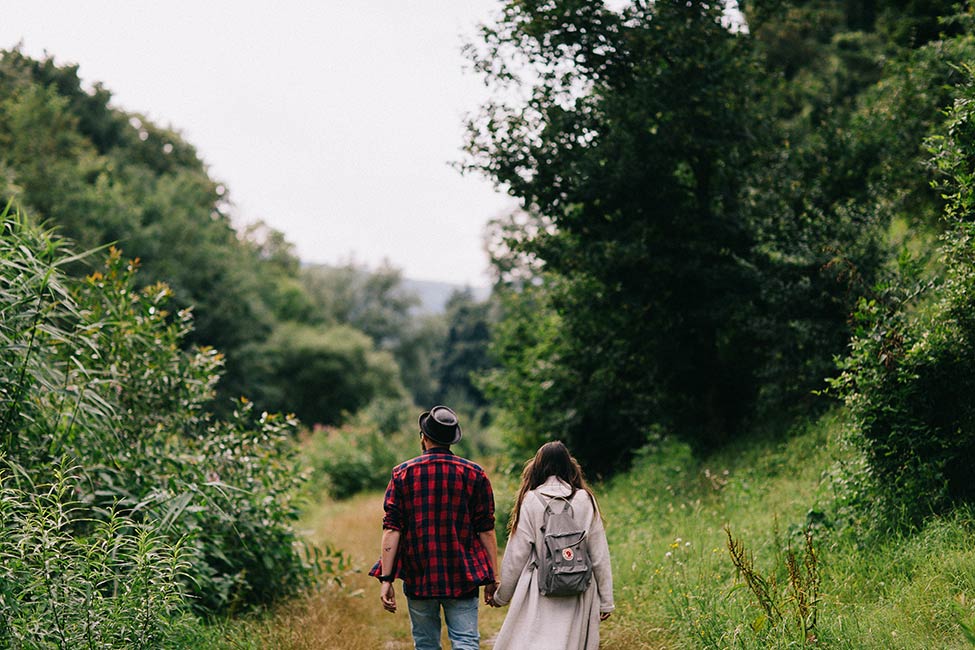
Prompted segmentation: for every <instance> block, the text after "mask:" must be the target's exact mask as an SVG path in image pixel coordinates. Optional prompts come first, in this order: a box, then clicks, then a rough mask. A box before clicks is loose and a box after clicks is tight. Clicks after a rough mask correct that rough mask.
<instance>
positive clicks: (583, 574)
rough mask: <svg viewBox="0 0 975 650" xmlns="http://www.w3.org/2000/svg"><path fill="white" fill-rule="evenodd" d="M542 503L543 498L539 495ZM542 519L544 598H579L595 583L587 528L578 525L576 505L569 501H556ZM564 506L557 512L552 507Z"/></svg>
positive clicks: (540, 570) (540, 587) (540, 580)
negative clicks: (554, 505) (574, 506)
mask: <svg viewBox="0 0 975 650" xmlns="http://www.w3.org/2000/svg"><path fill="white" fill-rule="evenodd" d="M535 496H536V497H538V499H539V501H542V498H541V497H540V496H538V493H536V494H535ZM542 503H543V504H544V505H545V514H544V516H543V519H542V534H543V540H544V541H543V547H542V548H541V549H536V550H537V553H538V560H537V566H538V590H539V591H541V592H542V595H543V596H576V595H578V594H581V593H583V592H585V591H586V589H587V588H588V587H589V582H590V581H591V580H592V561H591V560H590V559H589V548H588V546H587V543H586V528H585V526H583V525H581V524H579V523H577V522H576V520H575V518H574V517H573V513H572V503H571V502H570V501H569V499H567V498H566V497H552V498H551V499H550V500H549V501H548V503H546V502H545V501H542ZM554 503H562V509H561V510H559V511H556V510H554V509H553V508H552V504H554Z"/></svg>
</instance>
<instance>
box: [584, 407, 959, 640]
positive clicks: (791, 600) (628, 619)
mask: <svg viewBox="0 0 975 650" xmlns="http://www.w3.org/2000/svg"><path fill="white" fill-rule="evenodd" d="M847 440H848V435H847V432H846V424H845V423H844V421H843V419H842V416H841V415H838V414H836V413H832V414H829V415H827V416H825V417H823V418H822V419H820V420H819V421H818V422H815V423H812V424H810V425H809V426H808V427H807V428H806V429H804V430H801V431H799V432H797V433H795V435H793V436H792V437H791V438H789V439H788V440H786V441H784V442H775V441H763V442H751V443H741V444H739V445H736V446H733V447H731V448H728V449H725V450H723V451H721V452H719V453H717V454H715V455H713V456H711V457H709V458H706V459H704V460H703V461H702V460H696V459H695V458H694V457H693V456H692V454H691V452H690V450H689V449H688V448H687V447H686V446H685V445H683V444H680V443H677V442H673V441H661V442H659V443H658V444H655V445H653V446H651V447H648V448H647V449H646V450H644V452H643V453H642V455H641V457H640V458H639V459H638V461H637V463H636V464H635V466H634V468H633V470H632V471H630V472H628V473H627V474H625V475H623V476H620V477H617V478H616V479H614V480H613V481H612V482H610V483H609V484H608V485H606V486H604V487H603V489H602V490H600V497H601V499H600V504H601V508H602V510H603V511H604V514H605V517H606V519H607V522H608V526H607V529H608V532H609V537H610V549H611V552H612V555H613V566H614V572H615V575H614V578H615V589H616V602H617V607H618V609H617V613H616V614H615V616H614V617H613V618H612V619H610V622H608V623H607V624H605V625H604V631H603V637H604V639H605V644H604V645H605V647H606V648H614V649H616V648H619V649H623V648H627V649H629V648H652V647H659V648H756V649H758V648H802V647H808V648H849V649H851V650H852V649H854V648H856V649H866V648H878V649H879V648H884V649H887V648H904V649H909V648H910V649H913V648H917V649H919V650H920V649H921V648H970V647H973V645H972V640H973V639H975V634H973V633H972V624H973V623H975V602H973V601H975V534H973V533H975V512H973V511H972V510H971V509H960V510H956V511H955V512H954V513H952V514H951V515H950V516H945V517H939V518H933V519H930V520H928V522H927V523H926V525H925V526H924V527H923V528H920V529H918V530H916V531H913V532H911V533H908V532H899V533H894V532H887V531H885V530H884V529H883V526H882V525H881V524H878V523H877V521H875V520H873V519H872V518H871V512H870V509H869V504H870V492H869V490H868V489H867V488H866V487H865V481H864V479H863V478H862V477H863V474H862V470H863V464H862V459H860V458H859V456H858V453H857V452H856V451H855V449H854V448H853V447H852V446H851V445H849V444H847V442H846V441H847ZM732 549H734V550H735V552H734V553H732V552H731V551H732Z"/></svg>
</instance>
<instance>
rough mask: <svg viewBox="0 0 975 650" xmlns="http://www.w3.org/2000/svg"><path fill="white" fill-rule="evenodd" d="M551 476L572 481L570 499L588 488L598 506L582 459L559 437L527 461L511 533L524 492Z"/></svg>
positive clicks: (569, 482)
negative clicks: (580, 464)
mask: <svg viewBox="0 0 975 650" xmlns="http://www.w3.org/2000/svg"><path fill="white" fill-rule="evenodd" d="M549 476H557V477H559V478H560V479H562V480H563V481H565V482H566V483H568V484H569V486H570V487H571V488H572V494H571V495H569V498H570V499H571V498H572V497H574V496H575V494H576V492H577V491H578V490H585V492H586V494H588V495H589V500H590V501H592V507H593V508H594V509H595V508H596V499H595V497H593V495H592V490H590V489H589V485H588V484H587V483H586V477H585V475H584V474H583V473H582V467H580V466H579V461H577V460H576V459H575V458H573V456H572V454H570V453H569V449H568V447H566V446H565V445H564V444H563V443H562V442H561V441H560V440H554V441H552V442H546V443H545V444H544V445H542V446H541V447H539V448H538V451H537V452H536V453H535V457H534V458H532V459H531V460H530V461H528V462H527V463H525V469H523V470H522V472H521V488H520V489H519V490H518V498H517V499H516V500H515V505H514V508H512V509H511V517H509V518H508V535H509V536H510V535H511V533H513V532H514V531H515V530H517V529H518V515H519V514H520V513H521V503H522V501H524V500H525V495H526V494H528V493H529V492H530V491H531V490H534V489H535V488H537V487H538V486H539V485H541V484H542V483H544V482H545V481H546V480H547V479H548V477H549Z"/></svg>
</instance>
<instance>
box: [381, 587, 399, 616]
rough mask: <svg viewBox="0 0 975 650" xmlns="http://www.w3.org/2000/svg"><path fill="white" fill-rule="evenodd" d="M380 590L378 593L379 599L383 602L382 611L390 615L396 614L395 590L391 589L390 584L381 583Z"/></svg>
mask: <svg viewBox="0 0 975 650" xmlns="http://www.w3.org/2000/svg"><path fill="white" fill-rule="evenodd" d="M382 585H383V586H382V590H381V591H380V592H379V599H380V600H381V601H383V609H385V610H386V611H387V612H389V613H390V614H395V613H396V590H395V589H393V583H392V582H384V583H382Z"/></svg>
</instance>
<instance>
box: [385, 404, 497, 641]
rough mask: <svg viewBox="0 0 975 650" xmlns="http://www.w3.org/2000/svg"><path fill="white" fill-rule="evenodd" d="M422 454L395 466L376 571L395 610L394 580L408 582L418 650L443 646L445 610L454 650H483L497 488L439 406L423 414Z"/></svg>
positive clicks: (492, 582) (493, 586) (493, 576)
mask: <svg viewBox="0 0 975 650" xmlns="http://www.w3.org/2000/svg"><path fill="white" fill-rule="evenodd" d="M419 425H420V440H421V443H420V444H421V448H422V450H423V453H422V454H421V455H420V456H417V457H416V458H413V459H412V460H408V461H406V462H405V463H403V464H401V465H398V466H396V467H395V468H393V476H392V478H391V479H390V481H389V486H388V487H387V488H386V499H385V502H384V504H383V508H384V510H385V516H384V517H383V538H382V553H381V556H380V560H379V562H377V563H376V566H374V567H373V568H372V571H370V572H369V575H371V576H375V577H377V578H379V581H380V582H381V583H382V586H381V591H380V599H381V600H382V604H383V608H384V609H385V610H386V611H388V612H395V611H396V592H395V590H394V588H393V581H394V580H395V579H396V578H400V579H402V580H403V591H404V593H405V594H406V599H407V605H408V609H409V612H410V622H411V624H412V627H413V642H414V645H415V648H416V650H440V611H441V609H442V610H443V614H444V619H445V621H446V623H447V635H448V636H449V637H450V642H451V644H452V647H453V648H454V649H455V650H477V648H478V647H479V646H480V634H479V633H478V630H477V607H478V604H477V596H478V591H479V588H480V586H481V585H484V601H485V602H486V603H488V604H491V603H493V601H494V592H495V591H496V590H497V588H498V583H497V577H498V576H499V575H500V573H499V572H498V542H497V538H496V537H495V534H494V492H493V490H492V489H491V482H490V481H489V480H488V478H487V475H486V474H485V473H484V470H483V469H481V467H480V466H478V465H476V464H475V463H472V462H471V461H469V460H466V459H464V458H460V457H459V456H456V455H455V454H454V453H453V452H451V451H450V446H451V445H453V444H456V443H457V442H458V441H459V440H460V439H461V435H462V433H461V429H460V424H459V423H458V421H457V414H456V413H454V412H453V411H452V410H451V409H449V408H447V407H446V406H434V407H433V408H432V409H430V410H429V411H424V412H423V413H421V414H420V417H419Z"/></svg>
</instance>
